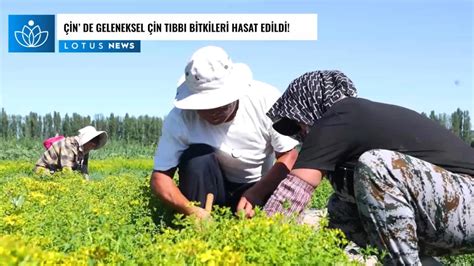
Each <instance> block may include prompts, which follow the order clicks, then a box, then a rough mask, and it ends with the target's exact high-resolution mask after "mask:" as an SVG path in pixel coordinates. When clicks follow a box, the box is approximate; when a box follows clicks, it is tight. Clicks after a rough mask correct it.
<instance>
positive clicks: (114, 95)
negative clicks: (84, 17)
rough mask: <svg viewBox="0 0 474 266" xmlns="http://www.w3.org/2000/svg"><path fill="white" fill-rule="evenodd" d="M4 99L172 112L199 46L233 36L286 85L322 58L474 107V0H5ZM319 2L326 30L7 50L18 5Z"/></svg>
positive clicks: (289, 6)
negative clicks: (130, 47)
mask: <svg viewBox="0 0 474 266" xmlns="http://www.w3.org/2000/svg"><path fill="white" fill-rule="evenodd" d="M0 10H1V11H0V12H1V17H0V19H1V20H0V40H1V41H0V49H1V69H0V104H1V106H2V107H4V108H5V109H6V111H7V112H8V113H10V114H12V113H14V114H27V113H29V112H30V111H34V112H37V113H40V114H45V113H48V112H52V111H60V112H61V113H62V114H65V113H66V112H67V113H73V112H77V113H80V114H83V115H94V114H98V113H102V114H106V115H108V114H110V113H111V112H113V113H114V114H118V115H124V114H125V113H129V114H132V115H145V114H148V115H154V116H164V115H166V114H167V113H168V111H169V110H170V109H171V108H172V101H173V97H174V95H175V90H176V82H177V80H178V78H179V77H180V75H181V73H182V72H183V69H184V66H185V64H186V62H187V60H188V59H189V57H190V56H191V54H192V53H193V52H194V51H195V50H196V49H198V48H199V47H202V46H205V45H218V46H221V47H223V48H224V49H225V50H226V51H227V52H228V53H229V55H230V56H231V58H232V59H233V60H234V61H235V62H243V63H246V64H248V65H249V66H250V67H251V69H252V71H253V74H254V78H255V79H258V80H261V81H265V82H267V83H270V84H272V85H274V86H276V87H277V88H279V89H280V90H281V91H284V90H285V89H286V86H287V85H288V84H289V83H290V82H291V80H293V79H294V78H296V77H298V76H299V75H301V74H303V73H305V72H307V71H312V70H321V69H339V70H341V71H343V72H345V73H346V74H347V75H348V76H349V77H350V78H351V79H352V80H353V82H354V84H355V85H356V87H357V88H358V91H359V95H360V97H364V98H369V99H372V100H376V101H382V102H387V103H392V104H397V105H401V106H405V107H408V108H411V109H414V110H416V111H419V112H422V111H425V112H429V111H430V110H435V111H436V112H447V113H451V112H453V111H454V110H455V109H456V108H457V107H460V108H461V109H463V110H469V112H470V113H471V117H473V116H474V115H473V114H474V92H473V91H474V87H473V86H474V83H473V76H474V75H473V61H474V58H473V39H472V35H473V29H472V27H473V1H470V0H431V1H420V0H418V1H416V0H415V1H408V0H401V1H400V0H399V1H395V0H393V1H392V0H390V1H376V0H371V1H368V0H365V1H351V0H312V1H303V0H296V1H292V0H272V1H261V0H260V1H259V0H248V1H208V0H205V1H196V0H194V1H191V0H190V1H184V0H175V1H157V0H155V1H124V0H115V1H104V0H81V1H76V0H69V1H66V2H65V1H38V0H35V1H32V0H24V1H17V0H1V2H0ZM58 13H317V14H318V24H319V25H318V40H317V41H221V42H216V41H199V42H198V41H147V42H142V52H141V53H139V54H105V53H104V54H73V53H57V52H56V53H54V54H48V53H46V54H40V53H38V54H31V53H23V54H22V53H8V47H7V42H8V41H7V39H8V36H7V30H8V29H7V24H8V15H9V14H58Z"/></svg>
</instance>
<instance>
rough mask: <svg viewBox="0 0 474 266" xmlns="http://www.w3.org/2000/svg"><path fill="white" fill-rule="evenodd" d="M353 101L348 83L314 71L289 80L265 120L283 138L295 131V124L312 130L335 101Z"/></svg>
mask: <svg viewBox="0 0 474 266" xmlns="http://www.w3.org/2000/svg"><path fill="white" fill-rule="evenodd" d="M346 97H357V90H356V88H355V87H354V85H353V84H352V81H351V80H350V79H349V78H348V77H347V76H346V75H344V74H343V73H342V72H340V71H337V70H324V71H314V72H308V73H305V74H303V75H302V76H300V77H298V78H297V79H295V80H293V81H292V82H291V83H290V85H289V86H288V88H287V89H286V91H285V93H283V95H282V96H281V97H280V99H278V100H277V101H276V103H275V104H273V106H272V108H271V109H270V110H269V111H268V112H267V116H268V117H270V118H271V119H272V121H273V122H274V123H275V124H274V125H273V127H274V128H275V130H277V131H278V132H280V133H281V134H284V135H293V134H295V133H297V132H298V131H299V129H300V128H299V126H298V124H297V123H303V124H306V125H308V126H312V125H313V124H314V122H315V121H316V120H318V119H320V118H321V117H322V116H323V114H324V113H325V112H326V111H327V110H329V108H331V106H332V105H333V104H334V103H336V102H337V101H339V100H341V99H343V98H346Z"/></svg>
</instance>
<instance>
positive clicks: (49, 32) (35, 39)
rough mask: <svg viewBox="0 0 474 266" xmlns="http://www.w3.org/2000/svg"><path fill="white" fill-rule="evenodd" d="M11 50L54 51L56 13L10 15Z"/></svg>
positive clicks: (9, 44)
mask: <svg viewBox="0 0 474 266" xmlns="http://www.w3.org/2000/svg"><path fill="white" fill-rule="evenodd" d="M8 30H9V39H8V51H9V52H54V42H55V38H54V36H55V29H54V15H9V16H8Z"/></svg>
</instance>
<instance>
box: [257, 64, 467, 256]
mask: <svg viewBox="0 0 474 266" xmlns="http://www.w3.org/2000/svg"><path fill="white" fill-rule="evenodd" d="M355 97H356V89H355V88H354V86H353V84H352V82H351V80H350V79H349V78H347V77H346V76H345V75H344V74H342V73H341V72H338V71H316V72H310V73H306V74H304V75H302V76H300V77H299V78H297V79H295V80H294V81H293V82H292V83H291V84H290V85H289V87H288V89H287V90H286V92H285V93H284V94H283V96H282V97H281V98H280V99H279V100H278V101H277V102H276V103H275V104H274V105H273V107H272V108H271V109H270V111H269V112H268V113H267V115H268V116H269V117H270V118H271V119H272V120H273V121H274V122H275V123H274V125H273V127H274V128H275V129H276V130H277V131H278V132H280V133H282V134H284V135H288V136H290V135H293V136H294V137H295V138H297V139H300V140H302V142H303V144H302V148H301V151H300V153H299V156H298V160H297V162H296V164H295V167H294V169H293V170H292V171H291V173H290V174H289V175H288V177H287V178H286V179H285V180H284V181H282V183H281V184H280V185H279V186H278V188H277V189H276V191H275V192H274V193H273V195H272V196H271V198H270V199H269V201H268V202H267V204H266V205H265V207H264V210H265V211H266V212H267V213H268V214H270V215H273V214H274V213H276V212H282V213H284V214H286V215H290V214H292V213H297V214H299V213H301V211H302V210H303V209H304V207H305V206H306V205H307V204H308V202H309V200H310V197H311V194H312V193H313V191H314V189H315V188H316V187H317V186H318V184H319V183H320V181H321V179H322V177H323V176H327V177H328V178H329V180H330V182H331V184H332V186H333V187H334V189H335V194H334V195H333V196H332V197H331V198H330V201H329V204H328V212H329V219H330V225H331V226H332V227H336V228H340V229H341V230H342V231H344V233H345V234H346V235H347V237H348V238H349V239H350V240H352V241H354V242H355V243H357V244H359V245H361V246H365V245H366V244H370V245H373V246H375V247H377V248H378V249H379V250H385V251H387V252H388V256H387V257H386V259H385V263H386V264H408V265H416V264H420V256H443V255H452V254H460V253H466V252H473V251H474V178H473V175H474V149H472V148H471V147H469V146H468V145H467V144H466V143H464V142H463V141H462V140H461V139H460V138H458V137H457V136H455V135H454V134H452V133H451V132H450V131H448V130H447V129H445V128H444V127H442V126H441V125H439V124H438V123H436V122H434V121H432V120H430V119H428V118H427V117H424V116H422V115H420V114H418V113H416V112H414V111H411V110H409V109H406V108H403V107H400V106H395V105H389V104H384V103H378V102H373V101H369V100H366V99H361V98H355ZM286 201H288V202H289V203H290V204H289V208H284V207H283V206H284V204H283V203H284V202H286ZM285 206H287V204H285Z"/></svg>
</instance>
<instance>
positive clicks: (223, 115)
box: [197, 101, 239, 125]
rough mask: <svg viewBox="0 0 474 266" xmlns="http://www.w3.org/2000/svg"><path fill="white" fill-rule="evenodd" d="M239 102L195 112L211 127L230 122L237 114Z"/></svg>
mask: <svg viewBox="0 0 474 266" xmlns="http://www.w3.org/2000/svg"><path fill="white" fill-rule="evenodd" d="M238 103H239V101H235V102H233V103H230V104H227V105H224V106H221V107H217V108H214V109H206V110H197V113H198V115H199V116H200V117H201V118H202V119H204V120H206V121H207V122H209V123H210V124H212V125H219V124H222V123H225V122H229V121H231V120H232V119H233V118H234V116H235V113H236V112H237V108H238Z"/></svg>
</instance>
